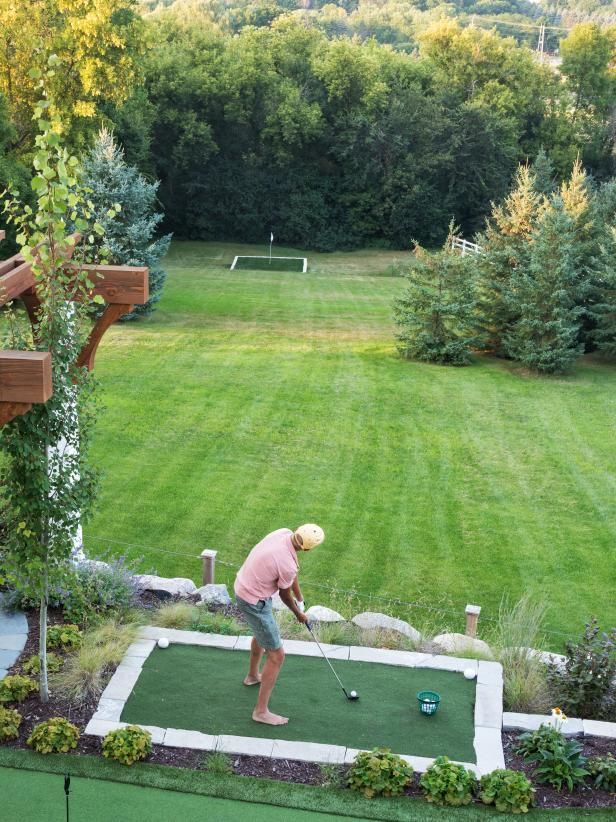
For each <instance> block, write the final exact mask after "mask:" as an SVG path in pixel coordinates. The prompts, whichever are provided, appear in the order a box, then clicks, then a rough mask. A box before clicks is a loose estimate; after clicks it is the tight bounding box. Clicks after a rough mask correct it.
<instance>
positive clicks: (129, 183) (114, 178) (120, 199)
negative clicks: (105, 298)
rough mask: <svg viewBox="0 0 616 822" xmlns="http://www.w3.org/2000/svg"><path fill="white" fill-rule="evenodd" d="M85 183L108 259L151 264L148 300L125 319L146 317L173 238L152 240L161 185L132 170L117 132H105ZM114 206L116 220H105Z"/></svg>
mask: <svg viewBox="0 0 616 822" xmlns="http://www.w3.org/2000/svg"><path fill="white" fill-rule="evenodd" d="M84 172H85V184H86V186H87V187H88V188H90V189H91V193H90V195H89V196H90V199H91V200H92V202H93V203H94V207H95V213H96V218H97V221H98V222H99V223H101V225H102V226H103V227H104V229H105V235H106V236H105V242H106V245H107V247H108V248H109V251H110V260H111V262H113V263H117V264H119V265H147V266H148V268H149V269H150V281H149V282H150V298H149V300H148V301H147V303H145V305H139V306H136V307H135V309H134V311H132V312H131V313H130V314H128V315H125V317H123V319H134V318H135V317H145V316H148V315H150V314H151V313H152V311H153V310H154V306H155V304H156V303H157V302H158V301H159V300H160V298H161V295H162V290H163V286H164V284H165V280H166V279H167V275H166V273H165V271H164V270H163V268H162V267H161V259H162V258H163V257H164V255H165V254H166V253H167V249H168V248H169V243H170V241H171V235H170V234H167V235H165V236H163V237H160V238H158V239H154V234H155V232H156V228H157V227H158V225H159V224H160V222H161V221H162V219H163V215H162V214H160V213H157V212H156V211H155V208H156V192H157V191H158V185H159V184H158V183H149V182H148V181H147V180H146V179H145V177H143V175H142V174H140V173H139V171H138V169H136V168H135V167H133V166H129V165H128V164H127V163H126V160H125V159H124V152H123V150H122V149H121V148H120V146H118V144H117V143H116V141H115V139H114V137H113V134H111V133H110V132H109V131H108V130H106V129H101V131H100V132H99V135H98V137H97V139H96V143H95V144H94V147H93V148H92V150H91V151H90V153H89V155H88V156H87V158H86V160H85V162H84ZM114 203H119V204H120V205H121V206H122V210H121V211H120V213H119V214H118V215H117V216H116V217H115V218H113V219H110V218H109V217H108V216H107V212H108V210H109V209H110V208H111V207H112V206H113V204H114Z"/></svg>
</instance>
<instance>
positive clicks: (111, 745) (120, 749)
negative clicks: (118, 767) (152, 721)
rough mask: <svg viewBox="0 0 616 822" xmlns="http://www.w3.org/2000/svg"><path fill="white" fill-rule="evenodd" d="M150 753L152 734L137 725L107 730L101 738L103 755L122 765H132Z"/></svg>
mask: <svg viewBox="0 0 616 822" xmlns="http://www.w3.org/2000/svg"><path fill="white" fill-rule="evenodd" d="M151 753H152V734H151V733H150V732H149V731H146V730H144V729H143V728H140V727H139V726H138V725H127V726H126V728H118V730H116V731H109V733H108V734H107V736H106V737H105V738H104V739H103V756H105V757H107V758H108V759H115V760H116V762H120V763H121V764H122V765H132V764H133V763H135V762H138V761H139V760H140V759H146V758H147V757H148V756H149V755H150V754H151Z"/></svg>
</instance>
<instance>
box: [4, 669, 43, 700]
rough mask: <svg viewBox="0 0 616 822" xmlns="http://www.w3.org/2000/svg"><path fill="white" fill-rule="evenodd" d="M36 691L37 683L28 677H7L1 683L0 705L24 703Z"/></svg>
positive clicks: (17, 675)
mask: <svg viewBox="0 0 616 822" xmlns="http://www.w3.org/2000/svg"><path fill="white" fill-rule="evenodd" d="M36 689H37V684H36V682H35V681H34V680H33V679H30V677H28V676H20V675H19V674H15V675H13V676H5V677H4V679H3V680H2V682H0V703H2V702H23V701H24V699H25V698H26V697H27V696H28V695H29V694H31V693H32V692H33V691H36Z"/></svg>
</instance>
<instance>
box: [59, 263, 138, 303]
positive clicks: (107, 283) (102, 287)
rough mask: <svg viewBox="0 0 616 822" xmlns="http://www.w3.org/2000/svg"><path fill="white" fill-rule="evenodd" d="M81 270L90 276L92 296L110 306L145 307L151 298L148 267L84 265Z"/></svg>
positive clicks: (68, 267)
mask: <svg viewBox="0 0 616 822" xmlns="http://www.w3.org/2000/svg"><path fill="white" fill-rule="evenodd" d="M66 268H67V269H68V270H70V268H71V267H70V266H67V267H66ZM79 270H80V271H87V272H88V273H89V274H90V282H91V283H93V288H92V291H91V294H92V295H93V296H99V297H102V298H103V299H104V300H105V302H106V303H108V304H109V305H143V304H144V303H146V302H147V301H148V299H149V297H150V288H149V279H148V271H149V269H148V268H147V267H146V266H134V265H82V266H80V268H79Z"/></svg>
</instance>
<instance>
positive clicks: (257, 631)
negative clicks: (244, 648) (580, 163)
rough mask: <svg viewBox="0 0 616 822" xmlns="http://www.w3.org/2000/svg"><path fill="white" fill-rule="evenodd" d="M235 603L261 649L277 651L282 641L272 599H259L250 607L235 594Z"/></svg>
mask: <svg viewBox="0 0 616 822" xmlns="http://www.w3.org/2000/svg"><path fill="white" fill-rule="evenodd" d="M235 601H236V602H237V607H238V608H239V609H240V611H241V612H242V614H243V615H244V617H245V618H246V622H247V623H248V625H249V626H250V629H251V631H252V633H253V636H254V638H255V639H256V640H257V642H258V643H259V645H260V646H261V648H264V649H265V650H266V651H277V650H278V648H281V647H282V639H281V638H280V631H279V630H278V624H277V623H276V620H275V619H274V612H273V610H272V598H271V597H269V599H260V600H259V601H258V602H257V604H256V605H251V604H250V603H249V602H246V601H245V600H243V599H242V598H241V597H238V595H237V594H236V595H235Z"/></svg>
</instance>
